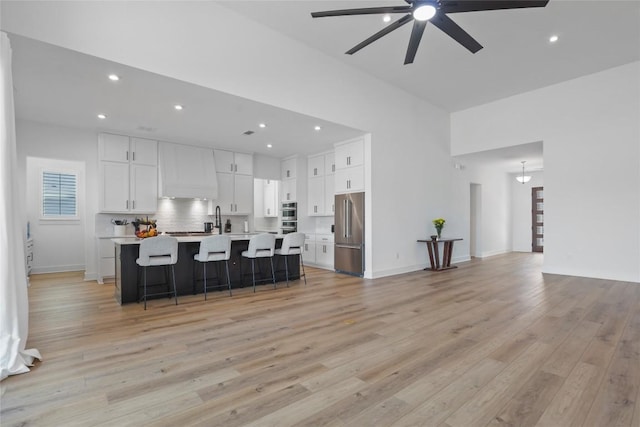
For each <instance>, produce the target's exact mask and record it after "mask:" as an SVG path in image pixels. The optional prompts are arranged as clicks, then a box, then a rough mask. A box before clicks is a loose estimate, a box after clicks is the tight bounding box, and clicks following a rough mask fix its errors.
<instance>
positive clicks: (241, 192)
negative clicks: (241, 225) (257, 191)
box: [233, 174, 253, 215]
mask: <svg viewBox="0 0 640 427" xmlns="http://www.w3.org/2000/svg"><path fill="white" fill-rule="evenodd" d="M233 189H234V203H235V212H234V213H235V214H236V215H240V214H243V215H248V214H250V213H252V212H253V176H249V175H238V174H236V175H235V182H234V187H233Z"/></svg>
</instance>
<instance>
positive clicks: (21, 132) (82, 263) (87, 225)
mask: <svg viewBox="0 0 640 427" xmlns="http://www.w3.org/2000/svg"><path fill="white" fill-rule="evenodd" d="M16 141H17V144H16V145H17V148H18V165H19V168H20V169H21V170H22V171H23V175H22V176H20V177H18V179H17V180H16V182H18V183H19V185H21V186H23V191H25V192H26V194H28V198H27V208H28V210H29V212H28V216H29V220H30V221H31V230H32V232H31V234H32V236H33V238H34V248H35V250H34V252H35V253H34V270H33V271H34V272H35V273H43V272H50V271H65V270H86V271H87V272H88V273H89V275H91V274H94V275H95V271H96V266H95V242H94V222H93V217H94V215H95V213H96V211H97V209H96V207H97V205H98V199H97V194H96V193H97V191H94V190H92V189H96V190H97V188H98V181H97V179H98V176H97V171H98V161H97V160H98V152H97V142H96V141H97V137H96V134H95V133H93V132H89V131H83V130H78V129H70V128H65V127H59V126H51V125H45V124H42V123H36V122H32V121H26V120H17V121H16ZM27 157H35V158H38V160H34V161H33V162H32V166H34V167H35V168H38V167H40V166H41V165H49V164H50V163H51V161H50V160H47V159H57V160H61V161H71V162H73V163H71V164H69V166H70V167H73V166H74V165H77V164H80V165H81V166H82V168H83V170H84V186H83V187H82V188H79V191H80V193H79V198H82V199H83V200H84V203H83V205H84V216H83V218H82V220H81V224H80V225H78V224H72V225H70V224H65V225H62V226H60V225H58V226H55V225H51V224H50V223H49V224H40V222H39V221H38V219H37V218H38V216H39V213H38V212H39V208H38V205H37V200H35V199H34V197H35V196H37V193H39V190H36V189H35V187H34V188H27V186H26V182H27V174H26V172H27ZM31 181H32V182H33V184H32V185H34V186H37V178H34V177H31ZM83 188H84V189H85V191H84V192H81V190H82V189H83ZM34 192H35V193H36V194H35V195H34ZM29 206H30V208H29Z"/></svg>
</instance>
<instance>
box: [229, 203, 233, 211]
mask: <svg viewBox="0 0 640 427" xmlns="http://www.w3.org/2000/svg"><path fill="white" fill-rule="evenodd" d="M229 206H230V207H229V212H233V203H231V205H229Z"/></svg>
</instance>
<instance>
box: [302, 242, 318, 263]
mask: <svg viewBox="0 0 640 427" xmlns="http://www.w3.org/2000/svg"><path fill="white" fill-rule="evenodd" d="M302 260H303V261H304V263H305V264H311V265H315V264H316V241H315V237H313V240H305V241H304V252H303V253H302Z"/></svg>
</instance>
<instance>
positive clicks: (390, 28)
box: [345, 14, 413, 55]
mask: <svg viewBox="0 0 640 427" xmlns="http://www.w3.org/2000/svg"><path fill="white" fill-rule="evenodd" d="M412 19H413V15H411V14H408V15H405V16H403V17H402V18H400V19H398V20H397V21H396V22H394V23H392V24H389V25H387V26H386V27H385V28H383V29H382V30H380V31H378V32H377V33H375V34H374V35H372V36H371V37H369V38H368V39H366V40H365V41H363V42H362V43H359V44H357V45H355V46H354V47H352V48H351V49H349V50H348V51H346V52H345V53H347V54H349V55H353V54H354V53H356V52H357V51H359V50H360V49H362V48H363V47H365V46H368V45H370V44H371V43H373V42H374V41H376V40H378V39H379V38H380V37H382V36H386V35H387V34H389V33H390V32H391V31H393V30H397V29H398V28H400V27H401V26H403V25H404V24H406V23H407V22H409V21H411V20H412Z"/></svg>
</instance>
